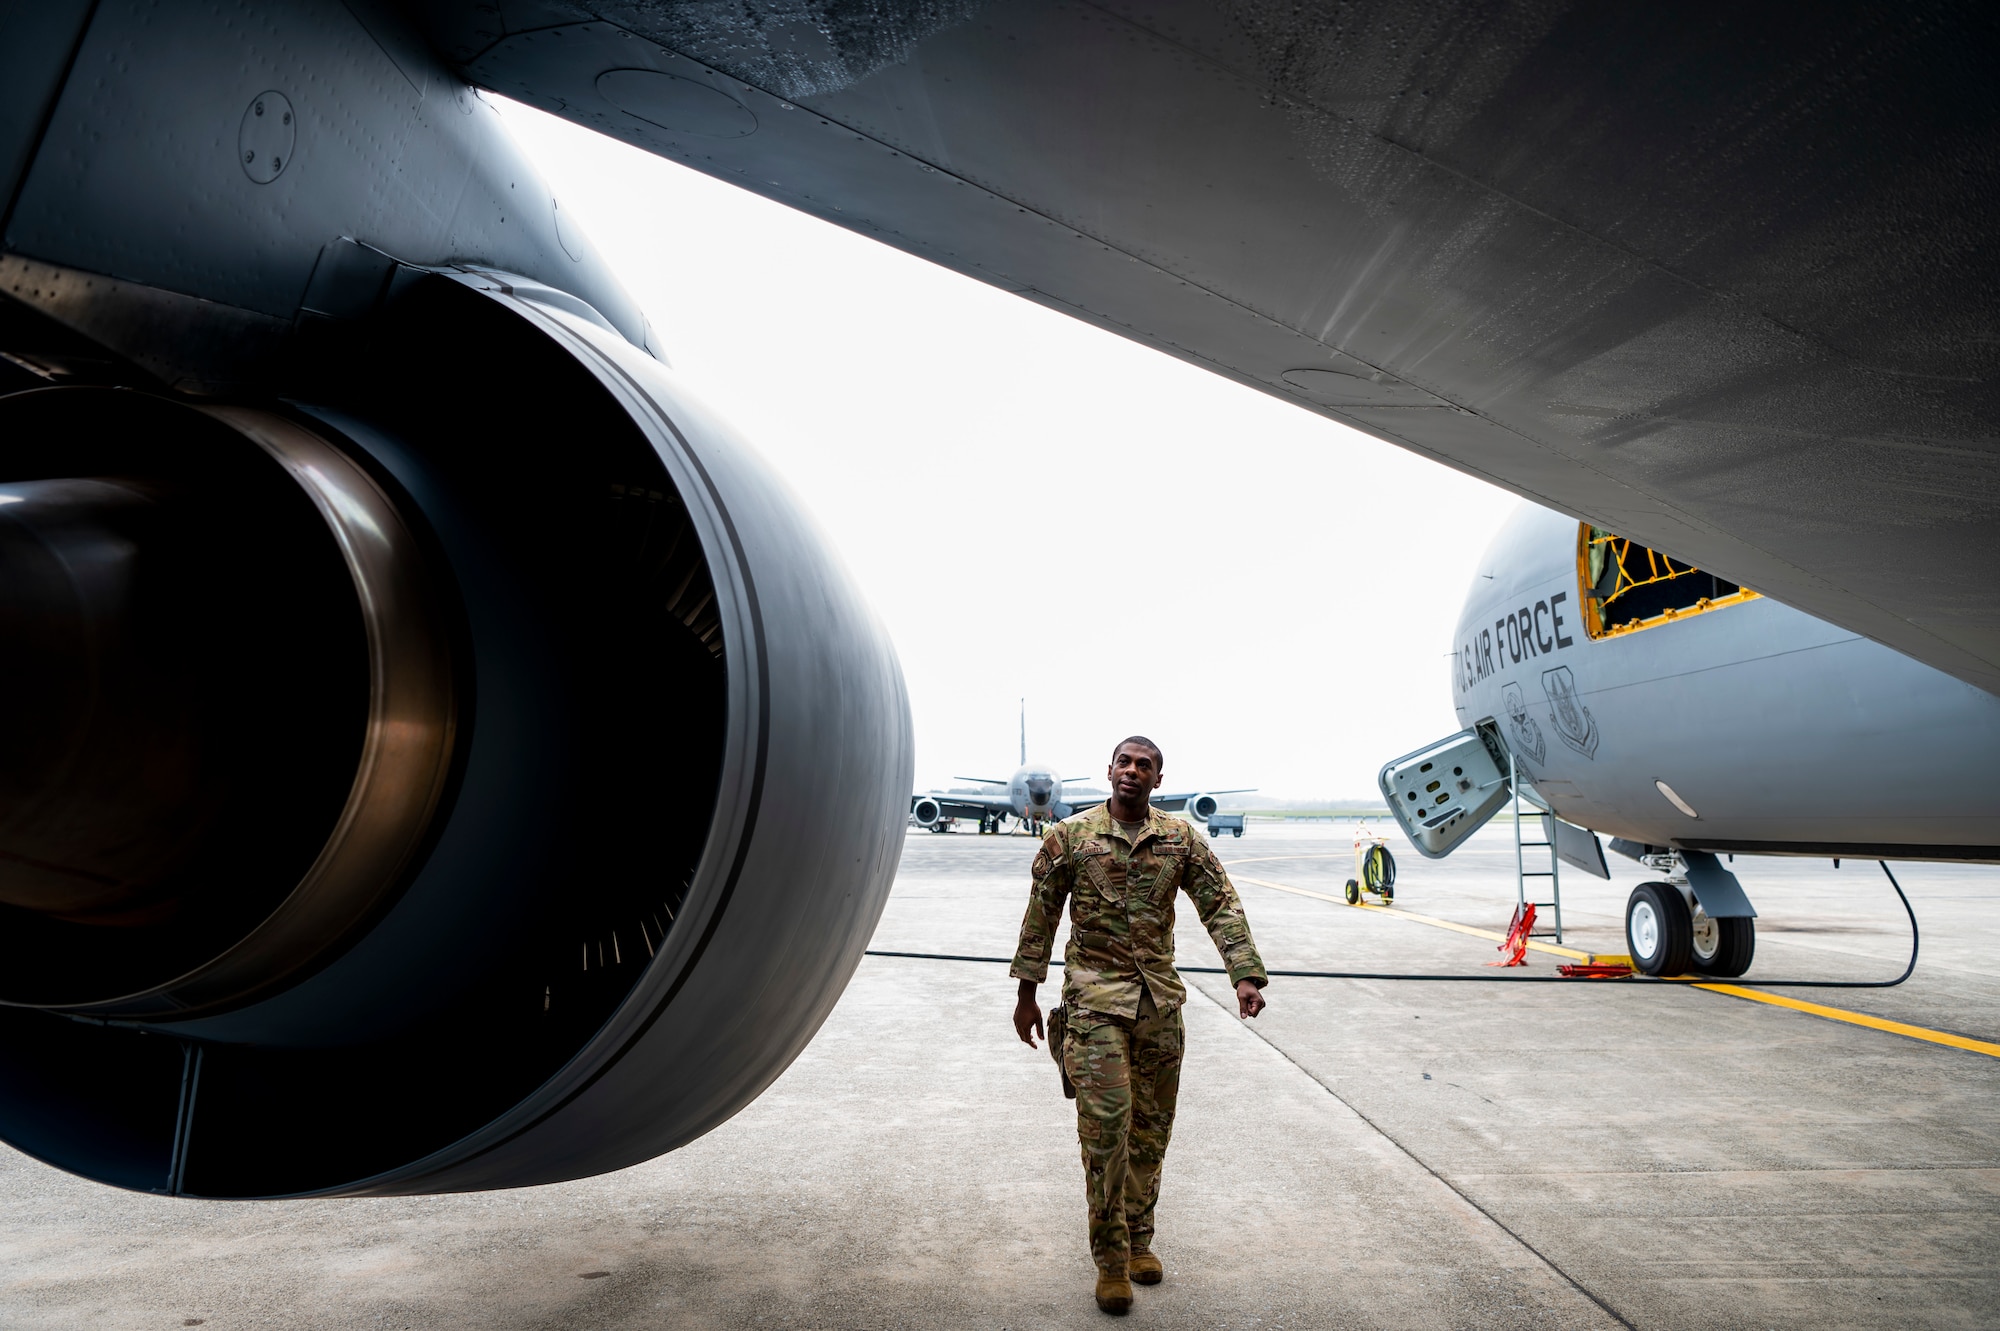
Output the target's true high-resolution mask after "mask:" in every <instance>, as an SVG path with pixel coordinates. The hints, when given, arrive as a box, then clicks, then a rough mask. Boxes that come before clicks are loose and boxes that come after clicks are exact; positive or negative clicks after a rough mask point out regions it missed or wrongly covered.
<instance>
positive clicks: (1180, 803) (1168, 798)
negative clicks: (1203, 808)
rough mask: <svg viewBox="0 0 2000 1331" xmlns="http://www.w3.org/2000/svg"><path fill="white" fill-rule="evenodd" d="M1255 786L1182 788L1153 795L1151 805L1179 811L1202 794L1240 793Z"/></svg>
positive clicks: (1246, 791)
mask: <svg viewBox="0 0 2000 1331" xmlns="http://www.w3.org/2000/svg"><path fill="white" fill-rule="evenodd" d="M1255 789H1256V787H1255V786H1238V787H1237V788H1236V789H1234V790H1184V791H1181V792H1180V793H1178V794H1173V795H1161V794H1155V795H1154V796H1153V807H1154V808H1156V809H1163V810H1165V811H1166V812H1168V813H1180V812H1181V811H1182V810H1184V809H1186V808H1187V806H1188V801H1189V800H1191V799H1198V798H1200V797H1201V796H1203V795H1242V794H1247V793H1248V792H1250V791H1252V790H1255Z"/></svg>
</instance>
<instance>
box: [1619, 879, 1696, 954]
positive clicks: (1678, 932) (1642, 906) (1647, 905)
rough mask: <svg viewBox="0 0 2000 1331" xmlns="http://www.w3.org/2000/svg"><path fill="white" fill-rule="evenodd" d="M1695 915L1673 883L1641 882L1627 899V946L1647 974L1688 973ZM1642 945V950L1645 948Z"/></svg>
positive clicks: (1692, 947) (1692, 946)
mask: <svg viewBox="0 0 2000 1331" xmlns="http://www.w3.org/2000/svg"><path fill="white" fill-rule="evenodd" d="M1693 936H1694V918H1693V916H1692V915H1691V914H1689V912H1688V907H1687V901H1686V900H1685V899H1684V898H1683V897H1682V896H1681V894H1680V891H1679V889H1677V888H1675V887H1674V886H1673V885H1672V884H1671V883H1641V884H1639V885H1638V886H1637V887H1635V888H1633V889H1632V895H1631V896H1630V897H1629V898H1627V899H1626V902H1625V946H1626V948H1627V949H1628V950H1629V951H1630V952H1631V954H1632V967H1633V969H1634V970H1637V971H1640V972H1641V973H1643V974H1646V975H1685V974H1687V972H1688V969H1689V967H1690V965H1691V963H1692V960H1693V953H1694V937H1693ZM1642 949H1643V950H1642Z"/></svg>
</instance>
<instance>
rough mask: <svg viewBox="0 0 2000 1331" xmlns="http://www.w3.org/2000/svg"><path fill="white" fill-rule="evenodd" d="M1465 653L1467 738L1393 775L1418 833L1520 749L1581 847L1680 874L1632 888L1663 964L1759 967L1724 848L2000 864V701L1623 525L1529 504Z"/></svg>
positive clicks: (1405, 818)
mask: <svg viewBox="0 0 2000 1331" xmlns="http://www.w3.org/2000/svg"><path fill="white" fill-rule="evenodd" d="M1455 645H1456V650H1454V651H1453V652H1452V658H1453V667H1452V687H1453V692H1454V693H1455V695H1456V704H1457V710H1458V717H1459V720H1460V721H1461V722H1462V723H1464V725H1465V726H1466V729H1465V730H1464V731H1462V732H1460V733H1459V734H1458V735H1455V736H1452V737H1450V738H1448V739H1445V740H1441V741H1439V742H1438V743H1436V744H1432V745H1429V746H1427V747H1425V748H1423V749H1420V750H1418V751H1417V752H1415V753H1413V754H1410V755H1408V756H1406V757H1403V758H1399V759H1397V760H1395V761H1394V762H1392V763H1389V764H1388V765H1387V766H1385V767H1384V768H1383V769H1382V773H1381V786H1382V793H1383V795H1384V797H1385V798H1386V799H1387V800H1388V801H1389V804H1390V806H1391V807H1392V808H1393V809H1394V810H1395V812H1396V817H1397V819H1398V821H1400V822H1401V824H1402V826H1403V830H1404V831H1405V832H1406V833H1407V834H1408V835H1409V837H1410V840H1411V841H1412V842H1413V843H1414V844H1415V845H1416V847H1417V849H1418V850H1419V851H1420V852H1421V853H1422V854H1424V855H1427V856H1429V857H1431V858H1438V857H1440V856H1443V855H1446V854H1449V853H1450V852H1451V850H1452V849H1453V848H1454V847H1456V846H1458V845H1459V844H1461V843H1462V842H1463V841H1464V840H1465V839H1466V838H1467V837H1468V836H1470V835H1471V834H1472V833H1473V832H1474V831H1476V830H1477V829H1478V828H1479V827H1480V826H1481V825H1482V824H1484V823H1485V822H1486V820H1487V819H1489V818H1491V817H1492V816H1493V814H1494V813H1495V812H1497V811H1498V810H1499V809H1500V807H1501V806H1502V804H1504V803H1505V802H1506V801H1507V799H1508V798H1509V796H1510V785H1509V776H1508V772H1509V767H1510V764H1511V767H1512V770H1513V772H1514V773H1515V774H1516V775H1517V776H1518V778H1519V780H1520V782H1521V783H1522V785H1523V786H1524V788H1525V791H1524V793H1527V794H1529V795H1531V796H1532V797H1537V798H1538V799H1539V800H1540V801H1541V802H1543V803H1545V804H1546V805H1547V807H1548V808H1550V809H1551V810H1552V811H1553V812H1554V813H1556V814H1557V815H1559V817H1560V818H1562V819H1565V820H1567V821H1568V823H1569V824H1571V825H1572V826H1569V827H1568V828H1563V827H1558V828H1557V829H1556V835H1555V837H1554V839H1555V840H1556V841H1557V842H1558V843H1559V845H1558V850H1559V853H1561V852H1567V853H1564V854H1563V858H1564V859H1565V860H1567V861H1568V862H1570V863H1573V864H1578V865H1580V866H1582V867H1585V868H1586V869H1588V870H1590V871H1591V872H1595V873H1598V874H1600V875H1601V874H1602V873H1603V868H1602V864H1603V861H1602V854H1601V851H1599V850H1598V848H1597V846H1596V845H1595V844H1594V838H1593V837H1592V835H1591V831H1595V832H1607V833H1609V834H1610V835H1611V836H1612V837H1613V838H1614V839H1613V840H1612V842H1611V847H1612V849H1613V850H1616V851H1618V852H1620V853H1622V854H1626V855H1629V856H1631V857H1632V858H1635V859H1638V860H1639V861H1640V862H1641V863H1644V864H1646V865H1647V866H1648V867H1651V868H1655V869H1657V870H1659V871H1660V873H1661V874H1662V875H1663V877H1664V879H1665V881H1664V882H1662V883H1643V884H1641V885H1640V886H1639V887H1637V888H1635V889H1634V890H1633V892H1632V894H1631V898H1630V900H1629V901H1628V902H1627V903H1626V934H1627V939H1628V942H1629V943H1630V945H1631V949H1632V956H1633V960H1634V963H1635V964H1636V965H1637V966H1638V968H1639V969H1640V970H1643V971H1645V972H1647V973H1649V974H1656V975H1657V974H1681V973H1685V972H1686V971H1688V970H1690V969H1692V970H1695V971H1701V972H1705V973H1708V974H1714V975H1741V974H1742V973H1743V972H1744V971H1745V970H1746V969H1747V968H1748V967H1749V965H1750V960H1751V956H1752V953H1753V951H1754V948H1755V933H1754V931H1755V925H1754V923H1753V921H1754V917H1755V914H1756V912H1755V910H1754V909H1753V908H1752V907H1751V905H1750V902H1749V899H1748V897H1747V896H1746V895H1745V893H1744V892H1743V889H1742V886H1741V884H1740V883H1739V882H1738V881H1737V880H1736V877H1735V875H1734V874H1732V873H1730V872H1729V871H1728V870H1727V869H1724V868H1723V867H1722V866H1721V864H1720V863H1719V862H1718V861H1717V859H1716V856H1717V854H1728V853H1731V852H1736V851H1742V852H1746V853H1752V854H1764V855H1813V856H1826V857H1829V858H1836V859H1838V858H1848V857H1851V858H1854V859H1909V860H1961V861H2000V801H1996V800H1995V799H1994V798H1993V793H1992V782H1991V777H1990V771H1991V761H1992V755H1993V754H1994V753H1995V752H2000V698H1996V697H1995V696H1994V695H1992V694H1990V693H1986V692H1983V691H1982V690H1980V689H1977V688H1974V687H1973V686H1972V685H1970V684H1966V683H1963V682H1961V681H1959V680H1957V679H1954V678H1952V677H1951V676H1950V675H1947V674H1944V673H1943V672H1942V671H1939V670H1935V669H1933V668H1931V667H1930V666H1927V665H1924V664H1922V663H1921V662H1919V661H1916V660H1913V659H1912V658H1910V657H1908V656H1905V655H1903V654H1902V653H1900V652H1897V651H1895V650H1893V649H1891V648H1888V647H1884V646H1882V645H1881V644H1879V643H1875V642H1871V641H1869V640H1868V639H1866V638H1863V637H1860V636H1858V635H1856V634H1854V633H1851V632H1849V631H1847V630H1845V629H1842V628H1838V627H1836V626H1834V625H1832V624H1829V623H1827V622H1825V621H1824V620H1819V619H1815V618H1813V617H1812V616H1810V615H1808V614H1805V613H1804V612H1802V611H1799V610H1794V609H1792V608H1791V607H1790V606H1786V605H1782V604H1780V603H1779V602H1777V601H1775V600H1772V599H1770V598H1768V597H1765V596H1760V595H1759V594H1758V593H1757V592H1756V591H1753V590H1751V589H1749V588H1746V587H1741V586H1738V585H1736V584H1734V583H1731V582H1728V581H1726V580H1724V579H1722V578H1719V577H1716V576H1714V575H1712V574H1710V573H1706V572H1704V571H1702V570H1701V569H1698V568H1695V567H1693V566H1692V565H1689V564H1686V563H1683V562H1681V561H1679V560H1676V559H1673V558H1671V557H1669V556H1667V555H1665V554H1663V553H1661V552H1660V551H1657V550H1652V549H1649V548H1647V547H1645V546H1643V545H1640V544H1638V543H1637V542H1635V541H1630V540H1626V539H1624V538H1622V537H1620V536H1618V535H1616V534H1614V533H1612V532H1610V531H1606V530H1604V529H1602V528H1598V527H1593V526H1591V525H1589V524H1587V523H1586V524H1579V523H1577V522H1576V521H1575V520H1573V519H1571V518H1566V517H1563V516H1562V515H1560V514H1557V513H1553V512H1550V511H1549V510H1547V509H1544V508H1538V507H1535V506H1532V505H1523V506H1522V508H1521V510H1520V512H1519V513H1517V514H1516V515H1515V516H1514V517H1513V518H1512V519H1511V520H1510V521H1509V522H1508V523H1507V525H1506V526H1505V527H1503V528H1502V529H1501V532H1500V534H1499V535H1498V536H1497V537H1496V538H1495V539H1494V542H1493V545H1492V547H1491V548H1490V549H1489V550H1488V552H1487V556H1486V559H1485V561H1484V563H1483V564H1482V565H1481V568H1480V572H1479V575H1478V576H1477V577H1475V578H1474V579H1473V584H1472V591H1471V592H1470V593H1469V594H1468V595H1467V597H1466V602H1465V609H1464V611H1463V612H1462V614H1461V616H1460V620H1459V625H1458V633H1457V637H1456V639H1455ZM1584 829H1591V831H1585V830H1584ZM1564 843H1567V844H1564ZM1593 860H1594V863H1593Z"/></svg>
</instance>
